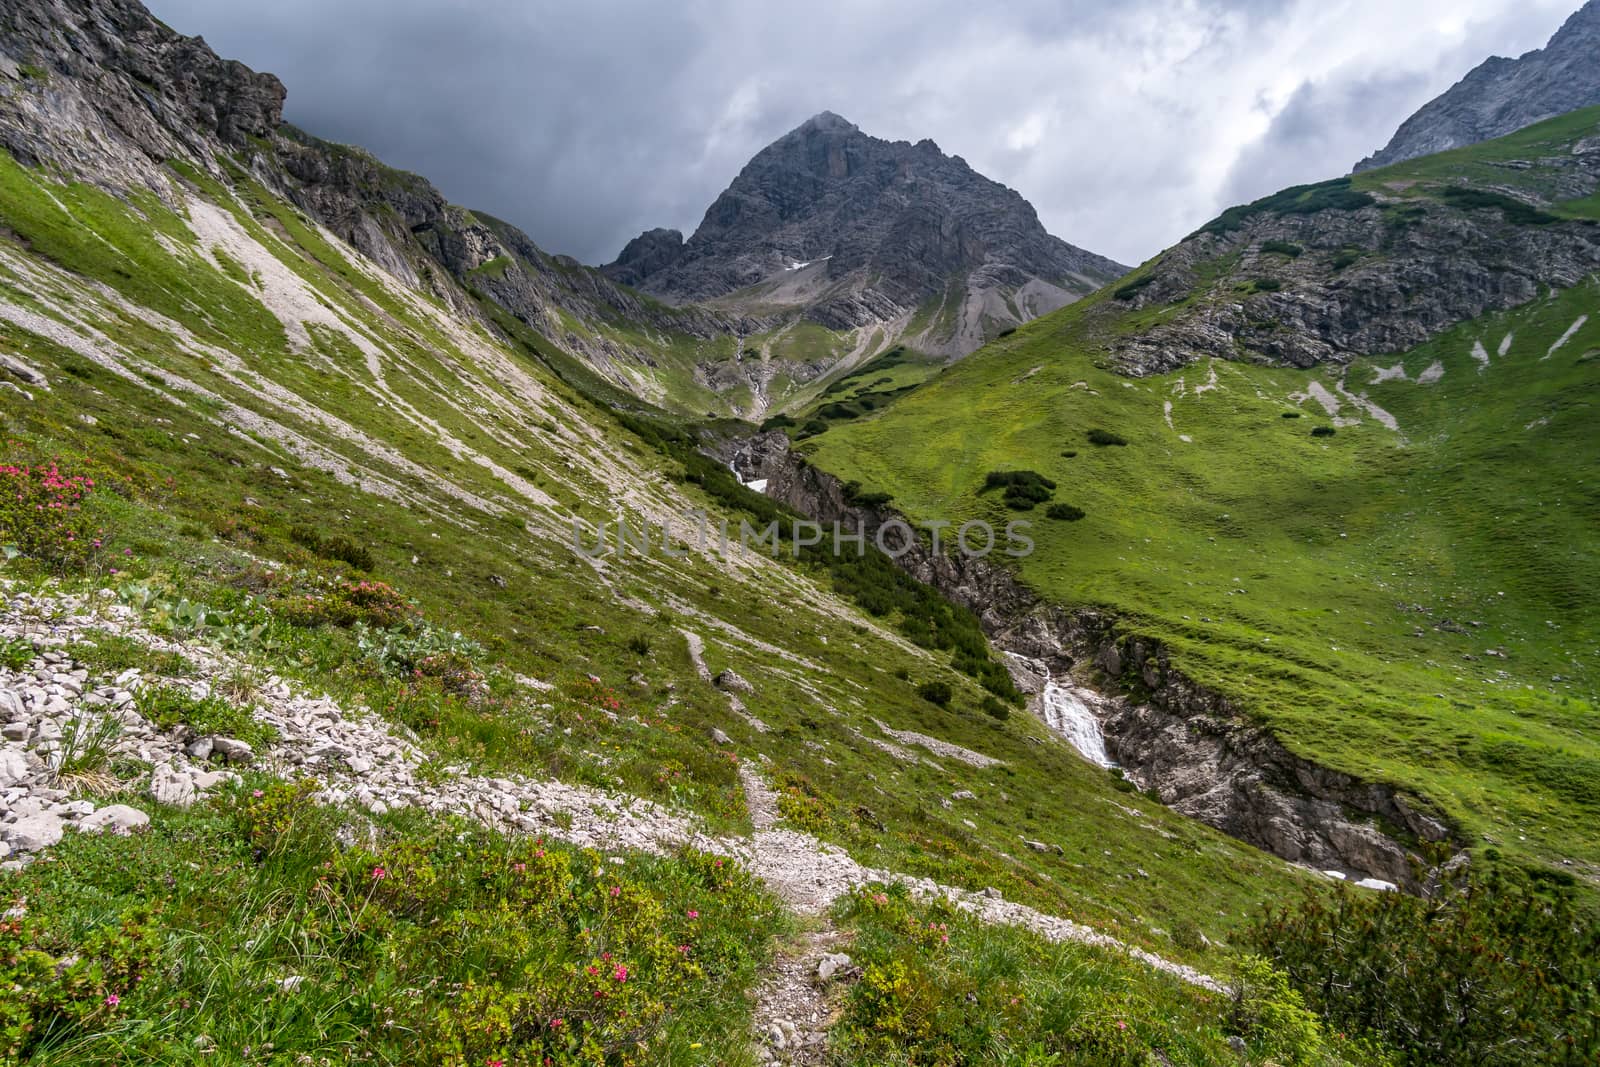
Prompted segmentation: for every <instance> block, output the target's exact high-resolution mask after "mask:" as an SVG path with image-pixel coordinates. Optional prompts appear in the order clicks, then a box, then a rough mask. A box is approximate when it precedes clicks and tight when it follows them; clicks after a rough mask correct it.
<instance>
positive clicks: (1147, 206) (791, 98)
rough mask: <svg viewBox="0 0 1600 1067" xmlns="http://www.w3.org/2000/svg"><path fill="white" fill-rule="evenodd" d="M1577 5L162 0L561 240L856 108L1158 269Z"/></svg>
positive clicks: (594, 241) (634, 213)
mask: <svg viewBox="0 0 1600 1067" xmlns="http://www.w3.org/2000/svg"><path fill="white" fill-rule="evenodd" d="M1576 6H1577V2H1576V0H1448V2H1447V0H1409V2H1408V3H1406V4H1394V3H1392V2H1390V0H1234V2H1229V0H1213V2H1202V0H1131V2H1129V0H1067V2H1060V0H1057V2H1054V3H1050V2H1044V0H1024V2H1022V3H1019V4H1013V5H1005V6H1004V7H994V6H992V5H971V4H968V3H966V2H965V0H961V2H956V0H932V2H929V3H924V4H919V5H915V6H912V5H908V4H889V3H873V2H866V0H818V2H814V3H811V4H806V5H783V6H779V5H776V4H764V3H756V4H750V3H741V2H738V0H685V2H684V3H681V4H660V3H653V2H610V3H607V2H598V3H589V4H576V3H574V4H555V3H544V2H539V3H521V4H519V3H496V4H483V5H478V6H477V8H476V9H473V8H471V7H468V6H467V5H464V4H459V3H450V2H447V0H381V2H380V0H278V2H277V3H275V4H271V5H265V4H250V5H242V4H237V3H235V2H234V0H154V2H152V3H151V7H152V9H153V10H154V11H155V13H156V14H157V15H158V16H160V17H161V18H162V19H163V20H164V21H166V22H167V23H168V24H170V25H172V26H173V27H174V28H176V29H178V30H179V31H181V32H184V33H189V34H200V35H203V36H204V37H205V38H206V39H207V40H208V41H209V42H210V43H211V44H212V46H213V47H215V48H216V49H217V50H218V52H220V53H221V54H223V55H227V56H231V57H234V58H238V59H241V60H243V61H244V62H246V63H248V64H250V65H251V66H253V67H256V68H258V69H261V70H270V71H272V72H274V73H276V74H278V75H279V76H280V77H281V78H282V79H283V80H284V82H285V84H286V85H287V86H288V87H289V100H288V109H287V115H288V118H289V119H290V121H292V122H295V123H296V124H298V125H300V126H302V127H304V128H306V129H308V130H310V131H311V132H312V133H315V134H317V135H319V136H322V137H326V138H329V139H332V140H338V141H345V142H349V143H354V144H359V145H362V146H364V147H366V148H368V149H370V150H371V151H373V152H374V153H375V154H376V155H378V156H379V157H380V158H382V159H383V160H385V161H386V162H388V163H390V164H392V165H395V166H398V167H402V168H404V169H406V170H412V171H416V172H418V173H420V174H423V175H425V176H427V177H428V178H430V179H432V180H433V181H434V182H435V183H436V184H438V185H439V186H440V188H441V189H443V190H444V192H445V194H446V195H447V196H449V197H450V198H451V199H452V200H455V201H457V202H459V203H462V204H465V205H466V206H468V207H474V208H479V209H482V210H485V211H488V212H490V213H492V214H495V215H497V216H500V217H502V218H505V219H508V220H510V221H512V222H515V223H517V224H518V225H520V226H522V227H523V228H524V229H526V230H527V231H528V233H529V234H530V235H531V236H533V237H534V239H535V240H537V241H538V242H539V243H540V244H541V245H543V246H544V247H546V248H548V249H550V250H552V251H557V252H565V253H568V254H571V255H574V256H577V257H578V258H579V259H582V260H584V261H585V262H589V263H599V262H604V261H607V260H609V259H611V258H612V257H613V256H614V255H615V253H616V252H617V251H618V249H620V248H621V247H622V244H623V243H624V242H625V241H626V240H627V239H628V238H630V237H632V236H633V235H635V234H636V233H638V232H639V231H641V230H643V229H646V228H648V227H651V226H673V227H677V228H679V229H682V230H684V231H685V232H686V233H687V232H689V231H691V230H693V228H694V227H695V225H696V224H697V223H698V222H699V221H700V216H701V214H702V213H703V212H704V210H705V208H706V206H707V205H708V204H710V202H711V200H712V199H713V198H714V197H715V196H716V195H717V193H719V192H720V191H721V190H722V189H723V187H725V186H726V185H727V183H728V181H729V180H730V179H732V177H733V176H734V175H735V174H736V173H738V171H739V168H740V167H741V166H743V164H744V163H745V161H746V160H748V159H749V158H750V156H752V155H753V154H754V153H755V152H757V151H758V150H760V148H761V147H762V146H764V145H765V144H767V143H769V142H770V141H772V140H773V139H774V138H776V137H778V136H779V135H781V134H782V133H784V132H785V131H786V130H788V129H790V128H792V127H794V126H795V125H798V124H799V123H800V122H802V121H803V120H804V119H805V118H807V117H808V116H810V115H812V114H814V113H816V112H818V111H822V110H824V109H827V110H832V111H836V112H838V113H840V114H842V115H844V116H845V117H846V118H848V119H850V120H851V121H852V122H855V123H856V124H858V125H859V126H861V128H862V129H863V130H865V131H866V132H868V133H871V134H874V135H876V136H880V137H888V138H893V139H905V140H919V139H921V138H923V137H932V138H933V139H934V140H935V141H937V142H938V143H939V145H940V147H942V148H943V149H944V150H945V151H947V152H950V153H954V154H959V155H961V156H964V157H965V158H966V159H967V161H968V162H969V163H971V164H972V165H973V166H974V167H976V168H977V169H978V170H980V171H982V172H983V173H985V174H987V175H989V176H990V177H992V178H995V179H996V180H998V181H1002V182H1005V183H1006V184H1008V185H1010V186H1012V187H1013V188H1015V189H1017V190H1018V191H1020V192H1021V193H1022V194H1023V195H1024V196H1026V197H1027V198H1028V199H1029V200H1030V201H1032V202H1033V204H1034V206H1035V207H1037V208H1038V210H1039V214H1040V217H1041V218H1042V219H1043V221H1044V223H1045V225H1046V226H1047V227H1048V228H1049V229H1050V230H1051V232H1053V233H1055V234H1056V235H1058V236H1060V237H1062V238H1064V239H1066V240H1068V241H1071V242H1073V243H1074V244H1078V245H1081V246H1083V247H1086V248H1089V249H1092V250H1094V251H1096V252H1100V253H1102V254H1105V255H1108V256H1112V257H1114V258H1116V259H1119V260H1121V261H1123V262H1129V263H1137V262H1139V261H1140V260H1142V259H1145V258H1147V257H1148V256H1150V255H1152V254H1153V253H1155V252H1156V251H1158V250H1160V249H1161V248H1162V247H1164V246H1166V245H1167V244H1170V243H1171V242H1173V241H1174V240H1176V239H1178V238H1180V237H1182V236H1183V235H1184V234H1185V233H1188V232H1189V231H1191V230H1193V229H1194V228H1195V227H1196V226H1198V225H1199V224H1200V223H1202V222H1204V221H1205V220H1206V219H1208V218H1210V217H1211V216H1212V215H1214V214H1215V213H1216V212H1217V211H1218V210H1220V209H1221V208H1222V207H1225V206H1227V204H1229V203H1234V202H1238V201H1241V200H1248V199H1252V198H1254V197H1257V196H1262V195H1265V194H1266V193H1268V192H1271V191H1273V190H1274V189H1277V188H1280V187H1282V186H1284V185H1288V184H1295V183H1298V182H1303V181H1312V180H1316V179H1320V178H1326V177H1331V176H1333V175H1336V174H1340V173H1343V172H1344V171H1346V170H1347V169H1348V167H1349V166H1350V164H1351V163H1352V162H1353V161H1354V160H1356V159H1358V158H1360V157H1362V156H1364V155H1366V154H1367V153H1368V152H1370V151H1372V150H1373V149H1374V148H1376V147H1378V146H1379V145H1381V144H1383V143H1384V142H1385V141H1387V140H1388V138H1389V135H1390V134H1391V133H1392V132H1393V131H1394V128H1395V127H1396V126H1397V125H1398V124H1399V122H1400V121H1401V120H1402V119H1404V118H1405V117H1406V116H1407V115H1408V114H1410V113H1411V112H1412V111H1413V110H1415V109H1416V108H1417V107H1418V106H1419V105H1421V104H1422V103H1423V102H1424V101H1426V100H1427V99H1429V98H1430V97H1432V96H1434V95H1436V94H1437V93H1439V92H1440V91H1442V90H1443V89H1445V88H1447V87H1448V86H1449V85H1450V84H1451V83H1452V82H1454V81H1455V80H1457V79H1458V78H1459V77H1460V76H1461V75H1462V74H1464V73H1466V71H1467V70H1468V69H1469V68H1470V67H1472V66H1474V65H1475V64H1476V63H1478V62H1479V61H1480V60H1481V59H1483V58H1485V57H1487V56H1488V55H1490V54H1501V55H1518V54H1520V53H1521V52H1524V51H1526V50H1528V49H1531V48H1536V47H1539V46H1540V45H1542V44H1543V43H1544V41H1545V40H1546V39H1547V38H1548V37H1549V35H1550V34H1551V33H1552V32H1554V30H1555V29H1556V27H1557V26H1558V25H1559V24H1560V23H1561V21H1562V19H1563V18H1564V17H1565V16H1566V15H1567V14H1569V13H1570V11H1571V10H1572V9H1573V8H1575V7H1576Z"/></svg>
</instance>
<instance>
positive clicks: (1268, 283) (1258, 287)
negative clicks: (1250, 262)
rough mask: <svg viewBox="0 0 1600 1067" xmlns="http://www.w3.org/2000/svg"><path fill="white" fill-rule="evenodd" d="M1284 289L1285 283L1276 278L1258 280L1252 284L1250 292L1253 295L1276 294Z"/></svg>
mask: <svg viewBox="0 0 1600 1067" xmlns="http://www.w3.org/2000/svg"><path fill="white" fill-rule="evenodd" d="M1282 288H1283V283H1282V282H1280V281H1279V280H1278V279H1276V278H1257V279H1256V280H1255V281H1253V282H1251V283H1250V291H1251V292H1253V293H1275V292H1277V291H1278V290H1279V289H1282Z"/></svg>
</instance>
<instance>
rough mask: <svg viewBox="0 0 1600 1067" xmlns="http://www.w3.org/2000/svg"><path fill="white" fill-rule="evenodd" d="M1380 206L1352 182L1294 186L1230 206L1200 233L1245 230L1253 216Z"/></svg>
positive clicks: (1335, 181) (1337, 179) (1343, 179)
mask: <svg viewBox="0 0 1600 1067" xmlns="http://www.w3.org/2000/svg"><path fill="white" fill-rule="evenodd" d="M1375 203H1377V201H1376V200H1374V199H1373V198H1372V196H1371V195H1369V194H1367V193H1364V192H1362V191H1360V190H1359V189H1354V188H1352V187H1351V183H1350V179H1349V178H1348V177H1344V178H1333V179H1331V180H1329V181H1325V182H1317V183H1315V184H1313V185H1295V186H1291V187H1289V188H1287V189H1284V190H1282V191H1281V192H1276V193H1273V194H1272V195H1271V196H1264V197H1262V198H1261V199H1260V200H1255V201H1252V202H1250V203H1248V204H1240V205H1239V206H1237V207H1230V208H1229V209H1228V210H1226V211H1224V212H1223V213H1222V214H1220V215H1218V216H1217V217H1216V218H1214V219H1212V220H1211V221H1210V222H1208V223H1206V224H1205V225H1204V226H1202V227H1200V229H1199V231H1198V232H1199V233H1212V234H1219V235H1220V234H1227V233H1230V232H1232V231H1234V230H1237V229H1240V228H1242V227H1243V226H1244V225H1245V223H1246V222H1248V221H1249V220H1250V218H1251V217H1252V216H1255V215H1260V214H1263V213H1268V214H1273V215H1314V214H1316V213H1317V212H1319V211H1355V210H1357V209H1359V208H1364V207H1367V206H1369V205H1372V204H1375Z"/></svg>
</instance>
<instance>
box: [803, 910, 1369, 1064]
mask: <svg viewBox="0 0 1600 1067" xmlns="http://www.w3.org/2000/svg"><path fill="white" fill-rule="evenodd" d="M839 911H840V915H841V919H842V921H843V923H844V924H845V925H846V926H847V927H848V928H849V929H851V930H852V931H853V932H854V933H855V942H854V945H853V946H852V950H851V951H852V953H853V958H854V959H855V960H856V962H857V963H858V964H859V965H860V966H861V967H862V968H863V975H862V978H861V981H860V982H859V983H857V984H856V986H855V987H854V988H853V989H852V990H851V991H850V994H849V997H848V999H847V1001H846V1006H845V1013H844V1017H843V1018H842V1019H841V1020H840V1022H839V1024H838V1025H837V1026H836V1027H835V1029H834V1041H835V1047H836V1049H837V1050H838V1053H839V1055H840V1057H841V1062H846V1063H874V1064H928V1065H935V1064H956V1063H989V1062H997V1063H1060V1064H1068V1063H1070V1064H1084V1065H1087V1067H1142V1065H1144V1064H1148V1063H1151V1062H1152V1061H1154V1062H1160V1063H1172V1064H1187V1065H1191V1067H1202V1065H1212V1064H1215V1065H1218V1067H1222V1065H1230V1067H1231V1065H1233V1064H1237V1063H1239V1062H1240V1058H1239V1055H1238V1053H1236V1052H1235V1051H1234V1050H1233V1048H1232V1047H1231V1046H1230V1044H1229V1042H1228V1038H1229V1037H1230V1036H1234V1037H1236V1038H1241V1039H1243V1040H1244V1041H1245V1042H1246V1043H1247V1045H1248V1047H1249V1051H1250V1054H1251V1056H1252V1062H1262V1063H1266V1062H1275V1063H1284V1064H1300V1065H1307V1067H1310V1065H1331V1064H1336V1063H1368V1062H1371V1063H1380V1062H1382V1061H1381V1059H1379V1058H1377V1057H1372V1056H1370V1055H1369V1054H1368V1053H1367V1052H1366V1051H1365V1050H1364V1049H1363V1048H1361V1047H1359V1046H1356V1045H1355V1044H1353V1043H1352V1042H1350V1041H1347V1040H1344V1039H1342V1037H1336V1036H1334V1035H1333V1034H1331V1033H1328V1032H1327V1031H1325V1030H1324V1028H1323V1027H1322V1026H1321V1025H1320V1024H1319V1023H1318V1021H1317V1018H1316V1016H1315V1015H1312V1014H1311V1013H1310V1012H1309V1011H1307V1010H1306V1009H1305V1008H1303V1007H1301V1006H1300V1001H1299V998H1298V995H1297V994H1294V993H1293V992H1291V991H1288V990H1287V989H1286V988H1284V987H1283V986H1282V985H1281V982H1282V976H1281V975H1278V976H1275V977H1276V978H1277V981H1278V982H1279V983H1280V984H1279V985H1276V986H1274V985H1273V984H1272V981H1273V978H1274V975H1273V972H1272V971H1271V970H1270V969H1267V968H1264V967H1263V966H1261V965H1255V969H1254V970H1253V971H1252V974H1253V975H1255V976H1257V982H1256V983H1255V984H1254V985H1252V986H1250V987H1248V988H1247V991H1246V993H1245V995H1244V997H1243V998H1242V1000H1241V1003H1239V1004H1237V1005H1232V1004H1229V1005H1226V1006H1224V1004H1223V1003H1222V1002H1223V1000H1224V998H1222V997H1221V996H1219V995H1217V994H1213V993H1205V992H1202V991H1197V990H1194V989H1192V988H1190V987H1187V986H1184V985H1183V984H1182V983H1180V982H1177V981H1176V980H1173V979H1165V980H1158V981H1153V982H1149V983H1144V984H1142V986H1141V988H1139V989H1137V990H1135V989H1134V988H1132V987H1130V986H1128V985H1127V984H1126V982H1125V981H1124V979H1123V976H1122V974H1121V973H1120V972H1121V969H1122V966H1123V965H1122V963H1121V962H1120V961H1118V960H1116V959H1115V958H1114V957H1108V956H1106V955H1105V954H1104V953H1102V952H1100V951H1098V950H1095V949H1091V948H1086V947H1083V946H1081V945H1071V944H1065V945H1062V944H1050V943H1048V942H1046V941H1043V940H1042V939H1040V938H1038V937H1036V936H1034V935H1032V934H1029V933H1025V932H1023V931H1020V930H1017V929H1013V928H1007V927H986V926H983V925H982V924H980V923H977V922H975V921H973V920H972V918H971V917H970V916H967V915H965V914H964V913H962V912H959V911H956V910H954V909H952V908H948V907H943V906H940V905H932V906H924V905H918V904H915V903H913V902H911V901H909V900H908V899H907V898H906V896H905V894H904V892H903V890H900V889H898V888H897V887H896V888H878V887H869V888H866V889H863V890H861V891H859V892H858V893H856V894H854V895H853V896H851V897H850V898H849V899H848V901H847V902H846V903H844V904H842V905H841V906H840V909H839ZM1256 1057H1259V1059H1256Z"/></svg>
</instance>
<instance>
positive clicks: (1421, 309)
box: [1108, 138, 1600, 376]
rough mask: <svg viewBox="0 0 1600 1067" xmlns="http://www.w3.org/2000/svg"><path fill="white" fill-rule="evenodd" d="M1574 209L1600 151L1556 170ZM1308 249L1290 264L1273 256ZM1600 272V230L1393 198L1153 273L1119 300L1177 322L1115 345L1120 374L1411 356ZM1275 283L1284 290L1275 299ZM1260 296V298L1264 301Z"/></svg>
mask: <svg viewBox="0 0 1600 1067" xmlns="http://www.w3.org/2000/svg"><path fill="white" fill-rule="evenodd" d="M1541 165H1543V166H1547V167H1549V168H1550V169H1551V171H1552V174H1553V175H1555V177H1553V178H1552V181H1554V182H1556V183H1557V184H1559V185H1560V186H1561V193H1562V195H1563V196H1565V197H1582V196H1587V195H1589V194H1590V193H1592V192H1593V191H1594V190H1595V189H1596V188H1600V139H1595V138H1587V139H1583V140H1580V141H1578V142H1577V143H1576V144H1574V145H1573V146H1572V150H1571V151H1570V152H1569V153H1567V154H1566V155H1565V156H1564V157H1561V158H1556V159H1550V160H1543V161H1541ZM1275 243H1276V246H1277V247H1282V246H1284V245H1294V246H1296V247H1298V248H1300V249H1301V250H1302V251H1301V253H1300V254H1298V255H1296V256H1293V257H1290V256H1285V255H1281V254H1277V253H1274V252H1271V251H1270V250H1269V249H1270V248H1271V247H1274V244H1275ZM1596 269H1600V227H1597V226H1592V225H1588V224H1586V223H1584V222H1580V221H1567V222H1557V223H1553V224H1546V225H1524V224H1517V223H1515V222H1512V221H1510V220H1508V219H1507V218H1506V217H1505V214H1504V212H1503V211H1502V210H1501V209H1499V208H1493V207H1490V208H1473V209H1470V210H1461V209H1459V208H1456V207H1453V206H1450V205H1447V204H1444V203H1441V202H1439V201H1435V200H1429V199H1422V198H1414V199H1410V200H1404V201H1401V200H1399V199H1398V198H1396V199H1395V200H1393V201H1389V200H1386V199H1383V198H1382V196H1381V194H1380V198H1379V199H1378V200H1377V201H1376V202H1375V203H1373V204H1371V205H1369V206H1366V207H1360V208H1357V209H1354V210H1338V209H1327V210H1322V211H1318V212H1316V213H1314V214H1306V215H1298V214H1275V213H1273V212H1270V211H1263V212H1260V213H1258V214H1254V215H1251V216H1250V217H1249V218H1248V219H1247V220H1246V221H1245V222H1244V224H1243V225H1241V226H1240V227H1239V228H1238V229H1234V230H1230V231H1227V232H1224V233H1214V232H1204V231H1202V232H1200V233H1197V234H1194V235H1192V236H1191V237H1189V238H1187V239H1185V240H1184V241H1183V242H1182V243H1180V244H1178V245H1177V246H1175V247H1174V248H1172V249H1170V250H1169V251H1167V252H1166V253H1163V255H1162V256H1161V257H1160V259H1159V260H1157V261H1156V262H1155V263H1154V264H1152V265H1151V267H1150V268H1149V272H1148V277H1149V279H1150V280H1149V281H1143V280H1141V282H1140V284H1139V287H1138V288H1137V290H1136V291H1134V292H1131V293H1129V292H1126V291H1124V292H1122V293H1121V294H1119V295H1120V297H1121V298H1120V299H1116V300H1113V301H1108V304H1109V305H1111V306H1113V307H1116V308H1125V309H1131V310H1140V309H1144V308H1151V307H1165V306H1168V305H1174V304H1183V303H1184V302H1185V301H1190V300H1191V298H1192V297H1196V295H1197V294H1198V298H1197V299H1193V300H1192V301H1191V302H1190V303H1188V304H1187V305H1186V306H1182V307H1180V308H1177V309H1175V310H1174V311H1173V312H1172V313H1171V315H1170V316H1169V317H1168V318H1166V319H1165V320H1164V321H1162V322H1161V323H1159V324H1158V325H1155V326H1153V327H1150V328H1148V329H1145V330H1142V331H1141V332H1139V333H1138V334H1136V335H1134V336H1129V337H1126V338H1122V339H1120V340H1118V341H1116V342H1115V343H1114V346H1113V363H1114V365H1115V366H1116V368H1117V369H1118V370H1120V371H1122V372H1124V373H1127V374H1130V375H1135V376H1142V375H1147V374H1160V373H1164V372H1166V371H1171V370H1176V369H1178V368H1180V367H1182V366H1185V365H1186V364H1188V363H1191V362H1194V361H1196V360H1198V359H1202V358H1206V357H1212V356H1216V357H1221V358H1224V359H1246V360H1251V361H1254V362H1262V363H1271V364H1277V365H1281V366H1294V367H1301V368H1307V367H1313V366H1316V365H1318V364H1322V363H1334V364H1342V363H1347V362H1349V361H1350V360H1351V359H1353V358H1355V357H1357V356H1364V355H1378V354H1381V353H1385V352H1400V351H1404V350H1406V349H1409V348H1414V347H1415V346H1417V345H1419V344H1422V343H1423V342H1424V341H1427V340H1428V339H1429V338H1431V337H1433V336H1435V335H1436V334H1438V333H1440V332H1442V331H1444V330H1447V329H1449V328H1450V327H1452V326H1454V325H1456V324H1457V323H1460V322H1463V321H1466V320H1468V319H1473V318H1476V317H1478V316H1480V315H1483V314H1486V313H1488V312H1491V311H1500V310H1505V309H1507V308H1512V307H1516V306H1518V305H1521V304H1525V303H1527V302H1528V301H1530V300H1533V299H1535V298H1536V297H1537V296H1538V295H1539V294H1540V293H1541V292H1543V291H1545V290H1546V289H1547V288H1549V287H1551V286H1554V287H1556V288H1567V287H1570V286H1573V285H1576V284H1578V283H1579V282H1580V281H1582V280H1583V279H1584V278H1585V277H1587V276H1588V275H1589V274H1591V273H1592V272H1593V271H1595V270H1596ZM1263 280H1265V281H1266V282H1267V283H1268V284H1270V285H1273V286H1276V288H1271V289H1261V283H1262V282H1263ZM1252 286H1255V287H1256V289H1257V291H1250V290H1251V287H1252Z"/></svg>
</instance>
